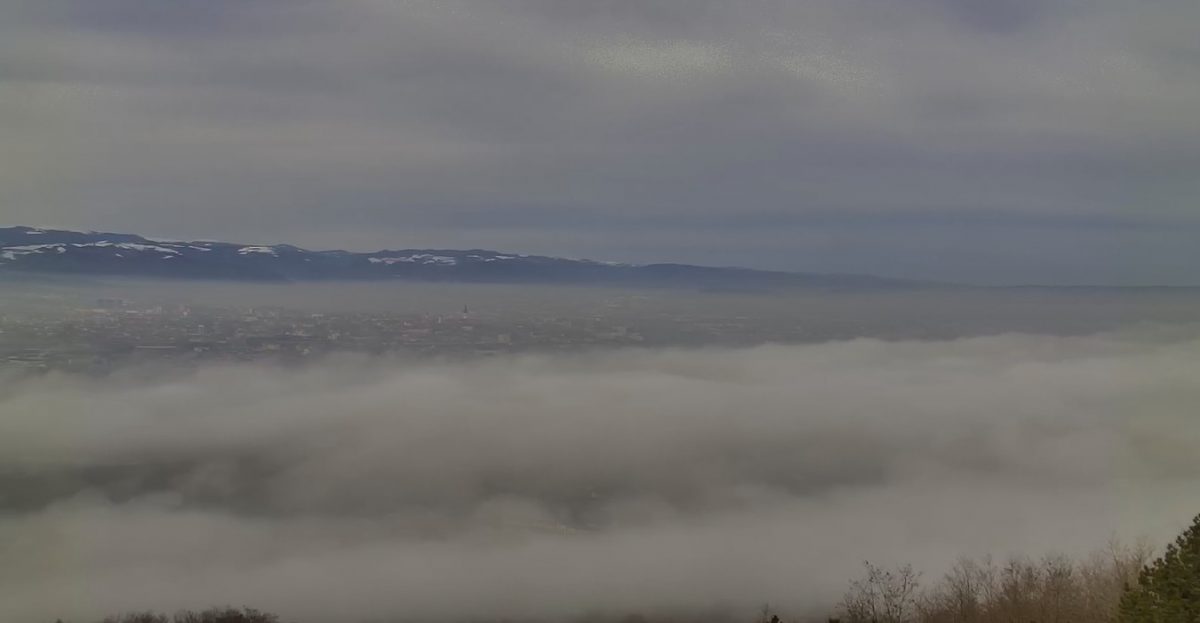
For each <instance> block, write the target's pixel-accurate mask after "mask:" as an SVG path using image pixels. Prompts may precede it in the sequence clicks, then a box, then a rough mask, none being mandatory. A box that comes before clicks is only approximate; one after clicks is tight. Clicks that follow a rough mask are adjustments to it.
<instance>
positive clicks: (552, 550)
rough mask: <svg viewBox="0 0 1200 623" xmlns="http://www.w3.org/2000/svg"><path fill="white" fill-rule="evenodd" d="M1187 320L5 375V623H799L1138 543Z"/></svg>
mask: <svg viewBox="0 0 1200 623" xmlns="http://www.w3.org/2000/svg"><path fill="white" fill-rule="evenodd" d="M1198 337H1200V336H1198V334H1197V333H1196V332H1195V329H1194V327H1193V328H1191V329H1187V330H1182V329H1171V330H1164V329H1156V330H1150V331H1148V330H1145V329H1142V330H1137V331H1134V330H1122V331H1119V332H1114V333H1108V334H1098V335H1090V336H1082V337H1054V336H1046V335H1016V334H1007V335H1000V336H992V337H977V338H964V339H958V340H947V341H922V342H912V341H909V342H903V341H893V342H884V341H879V340H871V339H859V340H852V341H843V342H830V343H826V344H813V345H774V346H761V347H756V348H745V349H719V348H709V349H694V350H672V349H656V350H651V349H624V350H615V351H605V352H599V351H597V352H591V353H573V354H556V355H549V356H534V355H526V356H514V357H505V358H502V359H480V360H475V361H470V362H462V361H460V362H443V363H434V362H428V361H426V362H424V363H411V362H410V363H407V364H405V363H401V362H390V361H387V360H382V359H367V358H358V357H349V356H344V357H339V358H334V359H330V360H327V361H324V362H320V363H313V364H311V365H306V366H290V367H276V366H271V365H266V364H241V365H233V364H225V365H221V364H214V365H208V366H202V367H199V368H196V369H189V370H179V369H169V367H164V366H161V365H159V366H155V367H154V369H152V370H151V369H140V370H139V369H123V370H120V371H117V372H114V373H113V374H111V375H109V376H106V377H103V378H96V377H84V376H73V375H69V374H47V375H36V376H28V377H25V378H9V379H7V382H5V383H3V384H2V385H0V412H2V413H4V414H5V417H4V418H0V484H3V491H4V497H3V499H0V506H2V507H3V511H4V512H2V513H0V536H3V537H4V538H0V560H3V561H4V564H3V565H0V620H4V621H53V620H55V619H56V618H59V617H61V618H62V619H63V620H68V621H93V620H97V619H99V618H100V616H102V615H103V614H105V613H114V612H122V611H131V610H143V609H146V608H153V609H158V610H164V611H167V612H173V611H175V610H176V609H179V608H204V607H208V606H211V605H214V604H216V605H219V604H227V603H232V604H235V605H242V604H246V605H250V606H254V607H258V608H263V609H267V610H269V611H273V612H277V613H279V614H280V615H282V616H283V618H284V620H287V621H296V622H297V623H332V622H346V621H413V620H419V621H435V622H437V621H481V620H482V621H491V620H532V621H556V620H581V619H579V618H578V617H579V616H581V615H584V614H593V615H609V616H610V617H611V620H619V617H621V616H622V615H626V614H630V613H641V614H643V615H647V616H651V617H652V616H653V615H656V614H674V615H680V614H683V613H693V612H696V611H705V610H706V609H708V608H714V607H721V606H723V607H725V608H728V612H729V613H731V614H730V617H729V619H728V620H732V621H746V620H750V619H752V618H753V615H754V613H755V612H757V610H758V608H759V607H761V605H762V604H763V603H770V604H772V605H773V606H774V607H775V608H777V609H779V611H780V612H781V614H783V615H784V618H785V620H788V621H795V620H797V616H798V615H802V614H808V613H814V611H815V613H820V614H822V615H826V614H831V613H832V610H833V606H834V603H835V602H836V601H837V599H838V598H839V597H840V596H841V594H842V592H843V591H844V590H846V588H847V586H848V583H849V581H850V580H851V579H852V578H854V577H857V576H858V575H859V574H860V571H861V563H862V561H863V560H869V561H871V562H872V563H874V564H877V565H885V566H888V567H890V566H892V565H898V564H902V563H911V564H913V565H914V566H915V567H916V568H917V569H919V570H921V571H923V572H924V573H925V575H924V576H923V578H924V579H923V581H927V582H928V583H933V582H936V581H937V579H938V578H940V577H941V575H942V572H943V571H945V570H947V569H948V568H949V566H950V565H951V564H952V563H953V562H954V560H955V559H956V558H957V557H959V556H972V557H978V556H984V555H987V554H990V555H992V556H994V557H995V561H996V562H997V564H1004V563H1005V562H1006V561H1007V560H1008V559H1009V557H1010V556H1029V557H1032V558H1033V559H1038V558H1040V557H1041V556H1043V555H1045V554H1051V553H1056V552H1057V553H1064V554H1067V555H1071V556H1073V557H1078V558H1083V557H1085V556H1087V555H1088V553H1089V552H1093V551H1098V550H1101V549H1103V548H1105V547H1106V545H1107V544H1108V543H1109V542H1110V541H1112V540H1113V539H1117V540H1120V541H1122V542H1124V543H1126V544H1130V543H1135V542H1137V541H1138V539H1140V538H1143V537H1144V538H1145V539H1147V543H1148V544H1150V545H1152V546H1153V547H1154V548H1155V550H1156V551H1158V548H1159V547H1162V546H1163V545H1164V544H1165V543H1167V542H1169V541H1170V540H1171V539H1173V538H1174V536H1175V535H1177V534H1178V533H1179V532H1180V531H1182V530H1183V529H1184V528H1185V527H1186V526H1187V525H1188V523H1189V521H1190V520H1191V518H1192V517H1193V516H1194V514H1195V513H1196V509H1197V506H1198V505H1200V491H1198V490H1197V487H1196V479H1197V477H1200V456H1198V455H1197V453H1196V452H1195V448H1196V444H1197V443H1200V420H1198V419H1197V418H1196V417H1195V405H1196V404H1197V401H1198V400H1200V383H1198V382H1197V371H1198V370H1200V340H1198ZM0 380H5V379H2V378H0ZM695 619H704V620H709V619H712V617H686V616H676V617H673V618H667V619H666V620H695ZM592 620H610V619H605V618H593V619H592ZM816 620H821V621H824V620H826V618H825V617H824V616H822V617H820V618H817V619H816Z"/></svg>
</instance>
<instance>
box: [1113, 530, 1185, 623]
mask: <svg viewBox="0 0 1200 623" xmlns="http://www.w3.org/2000/svg"><path fill="white" fill-rule="evenodd" d="M1121 623H1200V516H1197V517H1196V519H1195V521H1193V522H1192V526H1191V527H1190V528H1188V529H1187V530H1186V531H1184V533H1183V534H1181V535H1179V538H1177V539H1175V542H1174V543H1172V544H1171V545H1169V546H1167V551H1166V553H1164V554H1163V555H1162V557H1161V558H1159V559H1157V560H1155V561H1154V562H1153V563H1152V564H1150V565H1148V566H1147V567H1146V568H1145V569H1143V570H1142V573H1141V575H1140V576H1139V577H1138V584H1137V586H1135V587H1131V588H1130V589H1129V590H1127V591H1126V593H1125V595H1124V597H1123V598H1122V599H1121Z"/></svg>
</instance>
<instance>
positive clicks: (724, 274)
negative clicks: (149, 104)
mask: <svg viewBox="0 0 1200 623" xmlns="http://www.w3.org/2000/svg"><path fill="white" fill-rule="evenodd" d="M0 273H10V274H14V275H15V274H17V273H20V274H23V275H26V276H32V275H37V274H41V275H47V274H60V275H112V276H129V277H155V278H165V279H223V280H239V281H247V280H249V281H329V280H339V281H351V280H354V281H364V280H410V281H451V282H471V283H546V284H549V283H555V284H612V285H630V286H655V287H663V286H666V287H689V288H704V289H714V290H762V289H777V288H793V287H804V288H838V289H845V288H849V289H857V288H904V287H917V286H921V285H925V284H922V283H921V282H915V281H905V280H899V279H886V278H881V277H872V276H867V275H839V274H817V273H792V272H777V271H764V270H751V269H745V268H717V267H708V266H692V265H688V264H622V263H615V262H598V261H594V260H582V259H568V258H561V257H547V256H541V255H525V254H517V253H501V252H498V251H488V250H483V249H470V250H465V251H464V250H451V249H399V250H391V251H376V252H373V253H354V252H350V251H311V250H308V249H302V248H300V247H295V246H292V245H287V244H280V245H254V244H235V243H229V242H212V241H177V240H158V239H150V238H144V237H142V236H137V235H133V234H118V233H105V232H78V231H66V230H55V229H39V228H34V227H8V228H0Z"/></svg>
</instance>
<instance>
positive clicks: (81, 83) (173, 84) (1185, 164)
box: [0, 0, 1200, 285]
mask: <svg viewBox="0 0 1200 623" xmlns="http://www.w3.org/2000/svg"><path fill="white" fill-rule="evenodd" d="M1197 23H1200V3H1196V2H1195V1H1194V0H1146V1H1144V2H1136V3H1134V2H1124V1H1117V0H905V1H903V2H900V1H897V0H802V1H797V0H737V1H736V2H734V1H731V0H726V1H724V2H717V1H713V0H336V1H334V0H324V1H321V0H173V1H172V2H162V1H161V0H102V1H97V0H0V145H3V149H0V224H6V225H18V224H23V225H34V226H56V227H63V228H78V229H100V230H106V231H124V232H131V233H141V234H146V235H157V236H164V237H172V238H211V239H224V240H231V241H234V242H245V243H282V242H290V243H296V244H300V245H303V246H308V247H313V248H349V249H378V248H405V247H435V248H436V247H481V248H493V249H500V250H506V251H515V252H525V253H544V254H554V255H565V256H571V257H590V258H595V259H602V260H615V261H630V262H653V261H680V262H691V263H701V264H718V265H740V266H748V267H758V268H773V269H785V270H798V271H813V272H857V273H873V274H878V275H884V276H898V277H916V278H925V279H942V280H952V281H964V282H971V283H987V284H1012V283H1060V284H1127V285H1149V284H1192V285H1195V284H1200V278H1198V277H1196V273H1195V271H1194V270H1193V267H1194V266H1196V265H1197V264H1198V263H1200V210H1198V209H1197V208H1198V207H1200V206H1197V198H1198V197H1200V175H1197V172H1198V171H1200V118H1198V117H1197V115H1196V110H1198V109H1200V38H1197V37H1196V36H1195V26H1196V24H1197Z"/></svg>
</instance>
